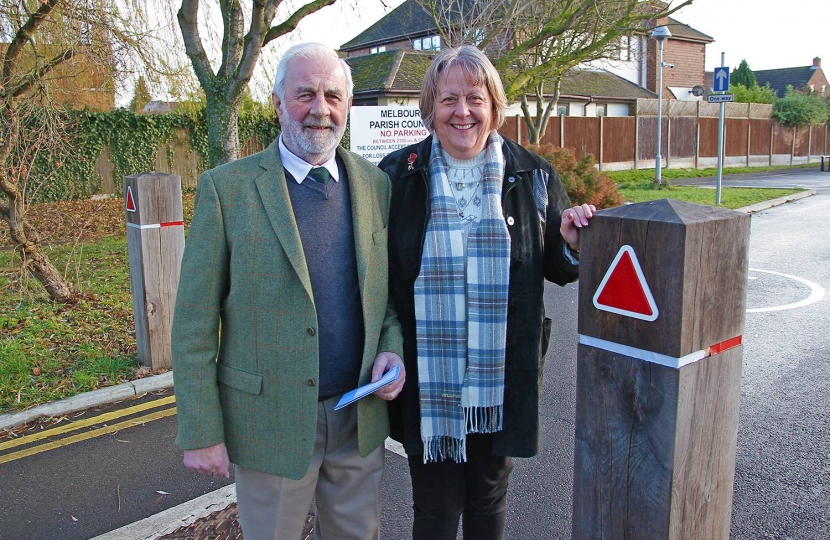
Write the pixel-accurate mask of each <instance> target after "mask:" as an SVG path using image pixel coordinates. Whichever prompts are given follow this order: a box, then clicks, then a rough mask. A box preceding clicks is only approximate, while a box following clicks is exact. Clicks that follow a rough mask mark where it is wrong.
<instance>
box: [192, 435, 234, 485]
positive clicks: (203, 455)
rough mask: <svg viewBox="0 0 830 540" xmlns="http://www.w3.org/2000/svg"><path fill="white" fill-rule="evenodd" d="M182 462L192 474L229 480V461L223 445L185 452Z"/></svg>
mask: <svg viewBox="0 0 830 540" xmlns="http://www.w3.org/2000/svg"><path fill="white" fill-rule="evenodd" d="M182 462H183V463H184V466H185V467H187V468H188V469H190V470H191V471H193V472H197V473H199V474H204V475H205V476H213V477H216V478H230V466H231V461H230V459H229V458H228V449H227V448H226V447H225V443H219V444H217V445H215V446H210V447H208V448H199V449H197V450H185V451H184V459H183V460H182Z"/></svg>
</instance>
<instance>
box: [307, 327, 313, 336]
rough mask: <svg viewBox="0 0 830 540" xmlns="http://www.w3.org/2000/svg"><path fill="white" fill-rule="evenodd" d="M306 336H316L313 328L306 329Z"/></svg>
mask: <svg viewBox="0 0 830 540" xmlns="http://www.w3.org/2000/svg"><path fill="white" fill-rule="evenodd" d="M306 334H308V335H309V336H313V335H314V328H311V327H309V328H307V329H306Z"/></svg>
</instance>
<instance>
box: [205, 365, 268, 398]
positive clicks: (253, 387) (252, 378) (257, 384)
mask: <svg viewBox="0 0 830 540" xmlns="http://www.w3.org/2000/svg"><path fill="white" fill-rule="evenodd" d="M216 378H217V379H218V381H219V383H220V384H224V385H225V386H229V387H231V388H235V389H236V390H241V391H243V392H247V393H249V394H259V393H260V392H262V375H257V374H256V373H248V372H247V371H242V370H241V369H237V368H232V367H230V366H226V365H225V364H216Z"/></svg>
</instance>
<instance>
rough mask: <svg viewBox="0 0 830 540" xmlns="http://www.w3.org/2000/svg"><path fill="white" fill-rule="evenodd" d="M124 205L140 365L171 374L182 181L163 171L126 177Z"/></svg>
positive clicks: (180, 244) (181, 247) (181, 230)
mask: <svg viewBox="0 0 830 540" xmlns="http://www.w3.org/2000/svg"><path fill="white" fill-rule="evenodd" d="M124 206H125V209H126V214H127V248H128V250H129V253H130V279H131V282H132V287H133V314H134V316H135V339H136V344H137V346H138V360H139V362H140V363H141V364H142V365H144V366H149V367H152V368H153V369H159V368H165V369H170V368H171V367H172V366H173V362H172V358H171V352H170V330H171V327H172V325H173V308H174V307H175V305H176V290H177V289H178V286H179V271H180V269H181V263H182V252H183V251H184V222H183V215H182V179H181V177H179V176H176V175H172V174H165V173H159V172H150V173H142V174H137V175H133V176H127V177H125V178H124Z"/></svg>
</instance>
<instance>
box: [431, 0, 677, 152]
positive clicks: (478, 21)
mask: <svg viewBox="0 0 830 540" xmlns="http://www.w3.org/2000/svg"><path fill="white" fill-rule="evenodd" d="M419 1H420V2H421V3H422V5H423V6H424V8H425V9H426V10H427V11H428V12H429V13H430V14H431V15H432V17H433V21H434V22H435V25H436V27H437V28H438V29H439V32H440V33H441V36H442V39H443V40H444V42H446V43H448V44H450V45H451V46H457V45H461V44H472V45H476V46H478V47H479V48H481V49H483V50H485V51H486V52H487V55H488V57H489V58H490V60H491V61H492V62H493V65H495V66H496V69H498V70H499V73H500V74H501V76H502V81H503V83H504V86H505V91H506V93H507V96H508V99H511V100H514V99H519V100H520V103H521V107H522V113H523V120H524V122H525V125H526V126H527V128H528V132H529V133H530V142H531V143H538V142H539V140H540V139H541V138H542V137H543V136H544V134H545V130H546V128H547V124H548V119H549V118H550V115H551V112H552V111H555V110H556V106H557V103H558V101H559V95H560V87H561V81H562V76H563V75H564V74H565V73H567V72H568V70H570V69H572V68H574V67H575V66H577V65H579V64H582V63H584V62H591V61H595V60H600V59H607V58H613V57H614V56H615V55H617V54H618V53H619V50H620V45H621V43H622V41H623V39H624V38H625V39H626V41H627V40H628V39H630V38H631V37H633V36H645V35H647V34H648V33H649V32H650V30H651V28H652V27H653V26H654V24H653V22H654V21H656V20H658V19H661V18H664V17H666V16H668V15H670V14H672V13H674V12H675V11H677V10H678V9H680V8H681V7H683V6H686V5H688V4H690V3H691V2H692V0H684V1H682V2H680V3H679V4H677V5H674V6H672V4H671V3H666V2H662V1H660V0H504V1H493V0H419ZM467 14H470V16H468V15H467ZM528 96H532V97H534V98H535V110H533V111H531V105H530V103H529V100H528Z"/></svg>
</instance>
